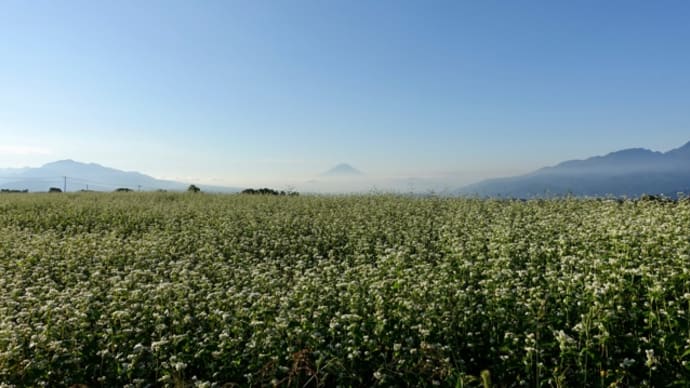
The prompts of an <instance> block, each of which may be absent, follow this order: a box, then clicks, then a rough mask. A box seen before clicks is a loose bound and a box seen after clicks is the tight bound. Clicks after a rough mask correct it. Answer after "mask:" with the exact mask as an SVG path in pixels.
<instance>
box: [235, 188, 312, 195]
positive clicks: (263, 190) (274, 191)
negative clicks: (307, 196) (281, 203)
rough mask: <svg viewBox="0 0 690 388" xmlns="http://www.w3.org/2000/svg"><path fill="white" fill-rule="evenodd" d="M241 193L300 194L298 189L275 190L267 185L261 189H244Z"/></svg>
mask: <svg viewBox="0 0 690 388" xmlns="http://www.w3.org/2000/svg"><path fill="white" fill-rule="evenodd" d="M240 194H250V195H283V196H285V195H287V196H291V197H296V196H298V195H299V193H298V192H296V191H285V190H280V191H278V190H274V189H269V188H267V187H264V188H261V189H251V188H250V189H244V190H242V192H241V193H240Z"/></svg>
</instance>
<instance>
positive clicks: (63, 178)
mask: <svg viewBox="0 0 690 388" xmlns="http://www.w3.org/2000/svg"><path fill="white" fill-rule="evenodd" d="M62 192H63V193H66V192H67V177H66V176H63V177H62Z"/></svg>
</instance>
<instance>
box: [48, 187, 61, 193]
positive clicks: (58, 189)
mask: <svg viewBox="0 0 690 388" xmlns="http://www.w3.org/2000/svg"><path fill="white" fill-rule="evenodd" d="M48 192H49V193H62V189H61V188H59V187H51V188H50V189H48Z"/></svg>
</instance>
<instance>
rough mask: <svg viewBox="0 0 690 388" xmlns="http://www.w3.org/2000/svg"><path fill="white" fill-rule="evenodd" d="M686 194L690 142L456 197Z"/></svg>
mask: <svg viewBox="0 0 690 388" xmlns="http://www.w3.org/2000/svg"><path fill="white" fill-rule="evenodd" d="M679 192H683V193H688V192H690V142H688V143H686V144H684V145H683V146H681V147H678V148H674V149H672V150H670V151H667V152H659V151H652V150H649V149H646V148H627V149H622V150H618V151H614V152H610V153H607V154H605V155H602V156H592V157H589V158H586V159H575V160H567V161H564V162H561V163H558V164H556V165H554V166H549V167H543V168H540V169H537V170H535V171H533V172H530V173H527V174H524V175H519V176H514V177H505V178H494V179H488V180H484V181H481V182H478V183H474V184H471V185H467V186H464V187H462V188H460V189H458V190H457V192H456V193H457V194H461V195H479V196H482V197H497V196H503V197H517V198H531V197H544V196H553V195H556V196H558V195H577V196H607V195H614V196H639V195H642V194H664V195H667V196H675V195H676V194H677V193H679Z"/></svg>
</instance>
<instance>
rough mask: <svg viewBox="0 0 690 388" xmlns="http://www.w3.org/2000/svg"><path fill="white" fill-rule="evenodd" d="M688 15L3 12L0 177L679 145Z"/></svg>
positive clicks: (477, 161)
mask: <svg viewBox="0 0 690 388" xmlns="http://www.w3.org/2000/svg"><path fill="white" fill-rule="evenodd" d="M689 18H690V2H687V1H664V2H654V1H630V0H628V1H617V0H611V1H605V2H603V1H593V0H592V1H491V0H488V1H440V0H439V1H431V2H430V1H403V0H401V1H339V0H333V1H297V0H295V1H262V0H252V1H239V0H237V1H235V0H230V1H226V0H223V1H211V0H205V1H174V0H165V1H155V0H150V1H148V0H147V1H127V0H123V1H110V0H102V1H77V0H74V1H64V0H57V1H44V0H36V1H23V0H0V36H1V37H2V39H0V167H23V166H39V165H41V164H43V163H47V162H51V161H55V160H60V159H74V160H78V161H82V162H96V163H99V164H102V165H106V166H110V167H114V168H118V169H123V170H136V171H141V172H143V173H146V174H149V175H153V176H155V177H159V178H168V179H180V180H185V181H190V180H192V181H195V182H197V181H198V182H200V183H215V184H225V185H253V184H272V183H278V182H280V183H281V184H283V183H286V182H303V181H305V180H309V179H313V178H314V177H318V176H319V174H320V173H322V172H323V171H325V170H328V169H329V168H331V167H332V166H334V165H336V164H338V163H341V162H346V163H350V164H351V165H353V166H354V167H356V168H358V169H359V170H362V171H364V172H365V173H366V174H367V175H368V176H372V177H401V178H408V177H420V178H434V179H436V178H438V179H447V180H449V181H450V182H452V183H453V184H454V183H455V182H457V184H458V185H460V184H464V183H469V182H471V181H475V180H477V179H481V178H485V177H496V176H507V175H515V174H520V173H526V172H529V171H531V170H534V169H537V168H539V167H542V166H547V165H553V164H556V163H558V162H560V161H563V160H568V159H577V158H586V157H589V156H593V155H601V154H605V153H608V152H611V151H615V150H619V149H624V148H629V147H645V148H650V149H653V150H659V151H666V150H669V149H672V148H675V147H679V146H681V145H683V144H685V143H686V142H688V141H690V70H689V69H690V49H689V46H688V42H690V23H688V19H689Z"/></svg>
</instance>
